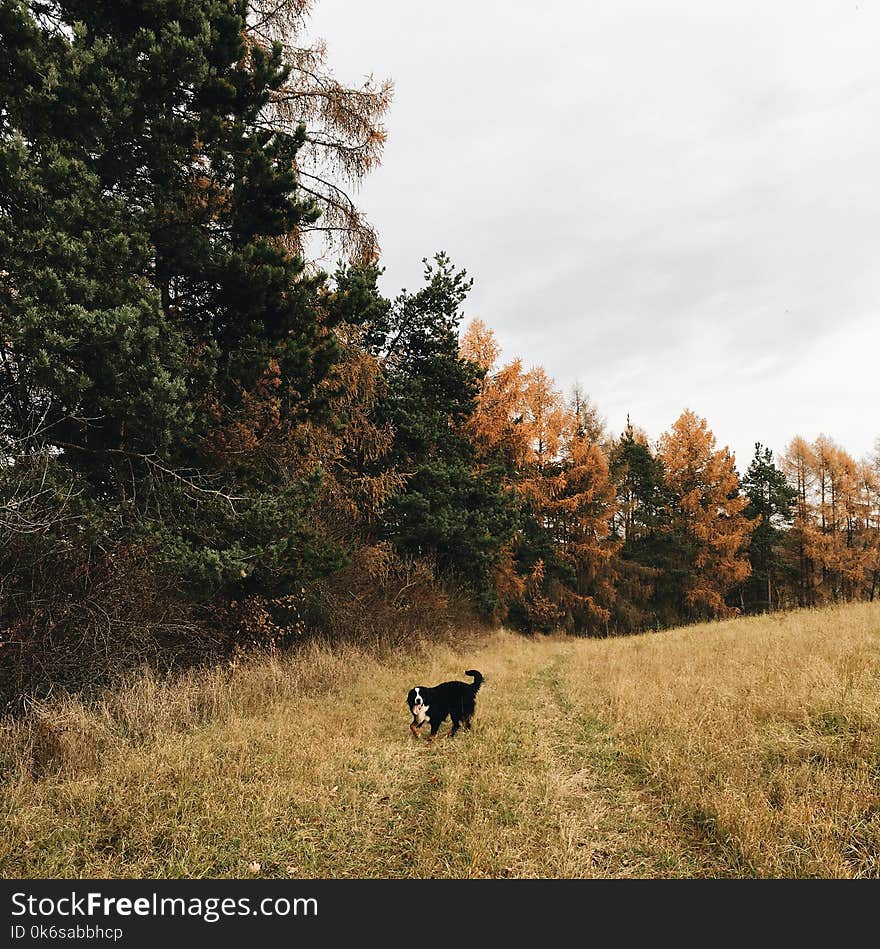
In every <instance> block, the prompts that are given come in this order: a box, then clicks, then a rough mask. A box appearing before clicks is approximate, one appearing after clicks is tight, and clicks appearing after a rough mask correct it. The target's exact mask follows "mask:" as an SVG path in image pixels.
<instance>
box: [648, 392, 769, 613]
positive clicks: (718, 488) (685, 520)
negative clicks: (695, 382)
mask: <svg viewBox="0 0 880 949" xmlns="http://www.w3.org/2000/svg"><path fill="white" fill-rule="evenodd" d="M659 455H660V457H661V459H662V460H663V464H664V466H665V469H666V481H667V484H668V486H669V487H670V488H671V489H672V490H673V492H674V494H675V498H676V509H675V513H674V517H673V520H674V523H675V526H676V527H678V528H679V529H680V530H681V531H682V532H683V533H684V534H685V535H686V536H687V537H688V539H689V540H690V541H691V542H692V543H693V544H694V545H695V547H696V556H695V560H694V564H693V569H692V571H691V575H690V576H689V577H688V579H687V581H686V585H685V599H686V602H687V604H688V606H689V607H690V608H691V609H692V610H694V611H695V612H696V613H697V614H698V615H699V614H701V613H708V614H709V615H712V616H725V615H727V614H729V613H731V612H734V611H732V610H731V609H730V608H729V607H728V606H726V604H725V602H724V597H725V595H726V594H727V593H728V591H729V590H731V589H732V588H733V587H735V586H736V585H737V584H738V583H741V582H742V581H743V580H745V579H746V577H748V575H749V574H750V573H751V566H750V564H749V561H748V558H747V556H746V553H745V549H746V547H747V545H748V542H749V537H750V536H751V532H752V530H753V529H754V526H755V524H754V522H753V521H749V520H748V519H747V518H746V517H745V516H744V514H743V511H744V510H745V508H746V506H747V504H748V500H747V498H745V497H743V496H741V495H740V493H739V477H738V476H737V473H736V468H735V464H734V457H733V455H731V453H730V451H729V450H728V449H727V448H723V449H720V450H716V448H715V436H714V435H713V434H712V432H711V431H710V429H709V427H708V425H707V424H706V420H705V419H703V418H699V417H698V416H697V415H696V414H694V413H693V412H691V411H690V410H687V411H685V412H683V413H682V415H681V417H680V418H679V419H678V421H677V422H676V423H675V424H674V425H673V426H672V428H671V429H670V431H668V432H667V433H666V434H664V435H663V436H662V437H661V438H660V443H659Z"/></svg>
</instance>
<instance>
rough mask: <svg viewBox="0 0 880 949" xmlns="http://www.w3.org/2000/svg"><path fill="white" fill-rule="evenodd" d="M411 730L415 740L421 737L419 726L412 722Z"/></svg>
mask: <svg viewBox="0 0 880 949" xmlns="http://www.w3.org/2000/svg"><path fill="white" fill-rule="evenodd" d="M409 730H410V731H411V732H412V734H413V738H418V737H419V726H418V725H417V724H416V723H415V722H410V724H409Z"/></svg>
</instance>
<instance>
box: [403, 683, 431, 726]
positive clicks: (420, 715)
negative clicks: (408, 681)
mask: <svg viewBox="0 0 880 949" xmlns="http://www.w3.org/2000/svg"><path fill="white" fill-rule="evenodd" d="M424 688H425V687H424V686H423V685H417V686H415V687H414V688H412V689H410V690H409V695H408V696H407V697H406V704H407V705H408V706H409V710H410V711H411V712H412V714H413V718H414V719H415V721H417V722H418V723H419V725H421V724H422V722H423V721H424V720H425V718H426V717H427V714H428V705H427V704H426V703H425V697H424V696H423V695H422V690H423V689H424Z"/></svg>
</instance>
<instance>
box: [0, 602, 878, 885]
mask: <svg viewBox="0 0 880 949" xmlns="http://www.w3.org/2000/svg"><path fill="white" fill-rule="evenodd" d="M472 667H476V668H478V669H480V670H482V672H483V673H484V674H485V675H486V684H485V686H484V688H483V690H482V692H481V693H480V696H479V701H478V710H477V716H476V720H475V725H474V729H473V731H472V732H471V733H462V735H461V736H460V737H456V739H455V740H454V741H450V740H445V739H443V740H438V741H437V742H435V743H433V744H432V743H429V742H427V741H418V742H417V741H414V740H413V739H412V738H411V736H410V733H409V730H408V728H407V725H408V721H409V718H408V712H407V709H406V707H405V705H404V697H405V695H406V692H407V690H408V688H409V687H410V686H411V685H413V684H415V683H417V682H418V683H425V684H432V683H434V682H437V681H440V680H443V679H446V678H449V677H453V676H455V677H460V676H461V675H462V672H463V670H464V669H465V668H472ZM41 728H42V731H40V730H39V729H37V730H33V729H32V730H31V732H30V734H29V735H28V736H25V737H23V734H22V731H21V727H20V726H15V727H10V726H7V727H6V732H7V734H6V735H5V736H4V745H5V747H6V752H5V754H6V756H7V758H6V761H5V766H6V768H7V775H6V778H7V780H6V781H5V782H4V787H3V789H2V791H0V815H2V820H0V825H2V831H0V872H2V875H3V876H7V877H9V876H157V877H165V876H246V875H248V874H251V873H254V874H259V875H267V876H288V875H294V876H298V877H314V876H330V877H342V876H358V877H367V876H390V877H411V876H415V877H429V876H433V877H445V876H453V877H468V876H481V877H486V876H489V877H504V876H513V877H522V876H526V877H538V876H540V877H545V876H554V877H555V876H561V877H595V876H601V877H615V876H628V877H630V876H635V877H660V876H823V877H851V876H870V877H877V876H878V875H880V604H863V605H855V606H849V607H841V608H835V609H829V610H824V611H816V612H809V611H804V612H797V613H791V614H786V615H773V616H768V617H756V618H750V619H741V620H734V621H730V622H725V623H718V624H712V625H707V626H696V627H689V628H684V629H679V630H671V631H667V632H663V633H657V634H648V635H643V636H639V637H631V638H627V639H611V640H573V639H557V638H551V639H545V638H541V639H534V640H528V639H524V638H522V637H518V636H515V635H512V634H509V633H498V634H495V635H493V636H491V637H490V638H488V639H483V640H475V641H474V642H473V643H472V644H471V645H470V646H469V647H467V648H460V649H453V648H451V647H448V646H443V647H439V648H436V649H435V650H433V651H431V652H426V653H424V654H422V655H421V656H420V657H417V658H409V659H408V658H406V657H401V656H397V657H392V658H390V659H387V660H385V661H383V662H379V661H377V660H375V659H371V658H369V657H367V656H365V655H362V654H359V653H357V652H354V651H351V650H348V651H343V652H342V653H334V654H331V653H329V652H327V651H326V650H321V649H318V648H314V649H312V650H310V651H309V652H308V653H307V654H306V655H303V656H300V657H297V658H294V659H289V660H284V661H277V660H275V661H264V662H261V663H256V664H252V665H249V666H244V667H241V668H239V669H236V670H234V672H232V673H222V674H221V673H219V672H215V673H213V674H206V675H203V676H202V677H201V678H199V677H192V678H190V679H188V680H184V681H182V682H180V683H178V684H177V685H175V686H174V687H172V688H167V687H163V686H161V685H160V684H158V683H156V682H154V681H153V680H150V679H148V678H145V679H143V680H142V681H140V682H139V683H137V684H136V685H135V686H133V687H132V689H131V690H129V692H128V693H127V694H126V695H123V696H116V697H111V698H109V699H108V700H107V702H106V703H105V705H104V706H103V707H102V708H98V709H93V710H85V709H83V708H82V706H80V705H78V704H77V703H74V702H68V703H66V704H63V705H59V706H57V707H53V708H51V709H47V710H44V713H43V724H42V726H41ZM16 729H17V730H16ZM447 733H448V725H445V726H444V728H443V729H442V731H441V735H446V734H447ZM47 749H48V750H47ZM26 752H27V753H28V754H30V755H31V756H32V757H34V758H35V760H36V762H37V767H36V769H34V768H33V767H31V768H23V767H18V768H17V769H16V766H15V761H14V760H13V758H14V757H15V756H16V755H17V756H18V757H19V758H22V759H23V758H24V757H25V753H26ZM41 762H42V764H41ZM257 865H259V866H257Z"/></svg>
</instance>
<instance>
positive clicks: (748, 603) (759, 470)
mask: <svg viewBox="0 0 880 949" xmlns="http://www.w3.org/2000/svg"><path fill="white" fill-rule="evenodd" d="M742 489H743V492H744V493H745V495H746V497H747V498H748V499H749V503H748V506H747V507H746V508H745V511H744V514H745V516H746V517H747V518H749V520H751V521H754V522H755V524H756V526H755V528H754V530H753V531H752V536H751V538H750V540H749V563H750V564H751V568H752V572H751V574H750V576H749V577H748V579H747V580H746V582H745V583H744V584H743V587H742V602H743V604H744V606H745V608H746V609H747V610H748V611H749V612H754V611H763V610H773V609H776V608H778V607H779V605H780V599H781V596H782V591H783V589H784V588H785V586H787V583H786V579H787V577H788V575H789V573H790V569H791V565H790V563H789V562H788V560H787V558H786V556H785V545H784V540H785V532H786V530H787V528H788V527H789V526H790V525H791V522H792V517H793V508H794V502H795V496H796V491H795V489H794V488H792V487H791V485H789V483H788V479H787V478H786V477H785V473H784V472H783V471H781V470H780V469H779V468H777V467H776V464H775V463H774V461H773V452H772V451H771V450H770V449H769V448H765V447H764V446H762V445H761V444H760V442H758V443H756V444H755V456H754V458H753V459H752V461H751V463H750V464H749V467H748V469H747V471H746V473H745V475H744V476H743V479H742Z"/></svg>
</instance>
